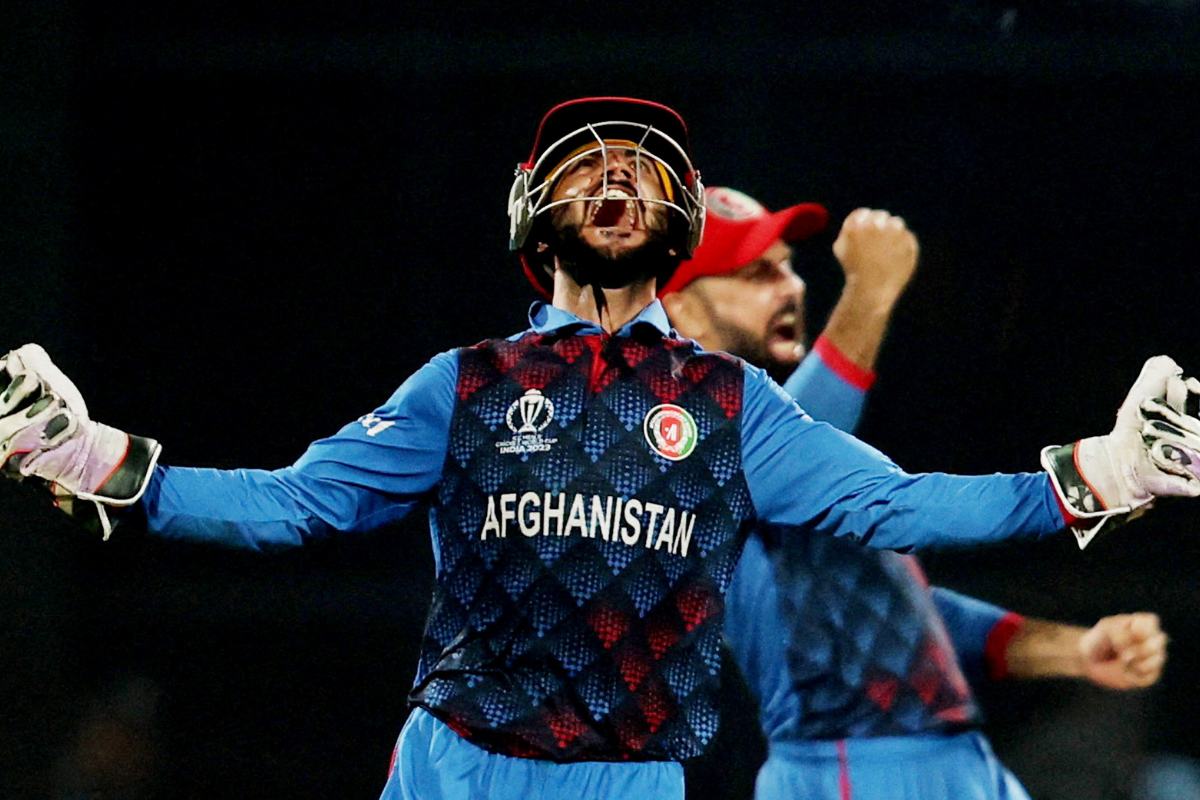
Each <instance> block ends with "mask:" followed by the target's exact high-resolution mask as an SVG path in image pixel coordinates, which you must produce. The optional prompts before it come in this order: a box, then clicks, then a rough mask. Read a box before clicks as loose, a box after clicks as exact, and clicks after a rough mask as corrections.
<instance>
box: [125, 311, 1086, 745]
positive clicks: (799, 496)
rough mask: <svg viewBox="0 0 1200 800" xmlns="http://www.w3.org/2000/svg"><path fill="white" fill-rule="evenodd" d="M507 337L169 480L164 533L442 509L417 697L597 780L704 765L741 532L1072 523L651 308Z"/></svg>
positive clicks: (865, 533)
mask: <svg viewBox="0 0 1200 800" xmlns="http://www.w3.org/2000/svg"><path fill="white" fill-rule="evenodd" d="M506 341H507V343H508V344H507V345H506V344H505V343H503V342H492V343H484V344H483V345H481V346H478V347H477V348H472V349H469V350H455V351H450V352H447V353H443V354H441V355H439V356H436V357H435V358H434V359H432V360H431V361H430V362H429V363H428V364H426V365H425V366H424V367H422V368H421V369H420V370H418V371H417V372H416V373H415V374H414V375H413V376H412V377H410V378H409V379H408V380H407V381H405V382H404V384H403V385H401V387H400V388H399V389H398V390H397V391H396V392H395V393H394V394H393V395H392V397H391V398H389V400H388V401H387V402H386V403H384V404H383V405H382V406H381V407H379V408H378V409H376V410H375V411H374V412H372V413H371V414H368V415H366V416H364V417H363V418H361V419H359V420H358V421H356V422H353V423H350V424H349V425H347V426H345V427H343V428H342V430H340V431H339V432H338V433H337V434H335V435H334V436H332V437H330V438H327V439H322V440H319V441H317V442H314V443H313V444H312V445H310V447H309V448H308V450H307V451H306V452H305V453H304V454H303V455H302V456H301V458H300V459H299V460H298V461H297V462H296V463H295V464H294V465H293V466H291V467H288V468H285V469H281V470H275V471H263V470H232V471H218V470H205V469H185V468H173V467H160V468H159V469H158V470H157V471H156V473H155V475H154V477H153V479H152V481H151V485H150V487H149V488H148V490H147V492H146V494H145V496H144V498H143V501H142V502H143V505H144V508H145V510H146V515H147V519H148V522H149V527H150V529H151V530H152V531H155V532H157V533H159V534H161V535H163V536H167V537H174V538H185V539H191V540H199V541H210V542H217V543H222V544H226V545H230V546H238V547H250V548H256V549H266V548H272V547H280V546H289V545H296V544H300V543H302V542H303V541H304V540H305V539H306V538H308V537H311V536H317V535H324V534H327V533H329V532H332V531H350V532H353V531H361V530H367V529H370V528H374V527H377V526H379V525H382V524H384V523H387V522H390V521H392V520H395V519H398V518H400V517H402V516H403V515H404V514H406V513H407V512H408V511H409V510H411V508H412V507H413V506H414V505H415V504H416V503H417V502H418V501H420V500H421V499H423V498H427V497H428V498H431V499H433V500H434V513H433V514H432V518H431V522H432V525H433V530H434V536H435V555H436V558H437V560H438V576H437V583H438V587H439V592H440V594H439V595H438V598H435V600H437V601H438V602H436V603H435V614H434V615H433V616H431V620H430V623H429V625H428V627H427V637H426V638H427V641H426V646H427V655H428V656H429V657H428V658H427V659H423V662H422V670H421V672H420V674H419V675H418V685H417V688H416V690H415V694H414V697H415V698H416V700H417V702H420V703H421V704H422V705H425V706H426V707H427V708H429V709H430V710H431V711H432V712H434V713H436V714H440V715H441V716H442V717H443V719H445V720H446V721H447V722H448V723H449V724H451V725H452V727H455V729H456V730H460V732H462V733H463V734H464V735H466V736H468V737H470V738H473V739H474V740H475V741H477V742H479V743H481V744H483V745H484V746H487V747H491V748H492V749H496V750H497V751H499V752H508V753H510V754H515V755H528V756H532V757H539V758H555V759H562V760H577V759H597V758H598V759H623V758H651V759H677V758H684V757H688V756H690V755H694V754H695V753H697V752H699V750H700V749H702V748H703V746H704V745H705V743H706V742H707V740H708V739H709V738H710V737H711V732H712V728H713V721H714V720H713V711H714V705H715V704H713V703H712V702H711V699H712V698H711V696H710V695H711V691H712V689H713V685H714V684H713V680H714V678H715V673H716V669H715V659H716V655H715V650H716V641H715V639H714V637H713V636H712V634H713V633H714V632H715V634H716V636H718V637H719V632H720V626H721V620H722V610H723V595H724V592H725V589H726V587H727V585H728V580H729V577H730V574H731V572H732V567H733V564H734V562H735V561H736V557H737V553H738V550H739V549H740V546H741V543H742V541H741V539H742V537H743V535H744V534H743V532H744V530H746V526H745V525H744V524H743V523H748V522H749V521H750V520H754V519H756V520H761V521H770V522H774V523H779V524H784V525H788V526H792V528H793V529H794V530H796V531H797V533H796V534H795V535H796V537H797V539H802V538H808V537H810V536H812V534H814V533H816V534H823V535H827V534H831V535H835V536H839V537H846V538H848V539H852V540H855V541H861V542H864V543H866V544H870V545H872V546H875V547H886V548H897V549H907V548H913V547H919V546H923V545H929V544H936V543H964V544H965V543H971V542H981V541H992V540H998V539H1003V538H1007V537H1011V536H1016V535H1029V536H1037V535H1040V534H1044V533H1048V532H1050V531H1054V530H1056V529H1058V528H1060V527H1061V526H1062V524H1063V523H1062V517H1061V514H1060V512H1059V510H1058V506H1057V504H1056V501H1055V500H1054V497H1053V493H1052V489H1051V488H1050V484H1049V481H1048V480H1047V479H1046V477H1045V476H1044V475H1040V474H1023V475H992V476H978V477H964V476H950V475H942V474H926V475H911V474H907V473H905V472H904V471H902V470H901V469H900V468H899V467H897V466H896V465H895V464H894V463H892V462H891V461H890V460H889V459H887V458H886V457H885V456H883V455H882V454H880V453H879V452H878V451H876V450H874V449H873V448H870V447H868V446H867V445H865V444H863V443H861V442H859V441H858V440H856V439H854V438H853V437H850V436H848V435H846V434H843V433H841V432H839V431H838V430H836V429H835V428H833V427H832V426H830V425H827V424H823V423H817V422H814V421H813V420H812V419H811V418H809V417H808V416H806V415H805V414H804V413H803V412H802V411H800V409H799V408H798V407H797V406H796V404H795V403H794V402H793V401H792V400H791V398H789V397H788V396H787V395H786V393H784V392H783V391H782V389H780V387H778V386H777V385H776V384H775V383H774V382H772V381H771V380H770V379H769V378H767V377H766V375H765V374H764V373H762V372H761V371H760V370H757V369H755V368H753V367H750V366H746V365H744V364H741V363H740V362H736V361H729V360H728V359H726V358H725V357H716V356H713V355H710V354H703V353H700V352H697V351H696V350H695V348H694V347H692V346H691V345H690V343H687V342H686V341H685V340H680V339H679V338H678V337H676V336H675V335H674V333H673V332H671V331H670V330H669V324H668V322H667V320H666V316H665V314H664V312H663V310H662V307H661V306H660V305H659V304H658V303H657V302H656V303H653V304H652V305H650V306H649V307H647V308H646V309H645V310H644V311H643V312H642V313H641V314H640V315H639V316H638V317H637V319H635V320H634V321H632V322H631V323H629V324H628V325H626V326H624V327H623V328H622V329H621V330H620V331H618V332H617V333H616V334H613V335H609V334H606V333H604V332H603V331H602V330H601V329H600V328H599V327H598V326H596V325H593V324H591V323H587V322H585V321H583V320H580V319H578V318H575V317H573V316H572V315H570V314H568V313H566V312H564V311H561V310H559V309H555V308H553V307H551V306H546V305H539V306H536V307H535V309H534V311H533V312H532V314H531V328H530V330H529V331H526V332H524V333H521V334H518V335H516V336H514V337H511V338H510V339H509V340H506ZM468 355H469V356H470V363H471V365H472V366H471V368H470V369H469V370H464V364H465V363H467V362H466V361H465V359H467V358H468ZM731 365H732V366H731ZM730 369H733V370H735V373H730V372H729V370H730ZM731 374H733V375H735V376H736V380H735V381H734V382H730V381H729V380H727V378H726V377H725V376H728V375H731ZM713 376H716V377H713ZM531 387H534V388H531ZM537 387H540V388H537ZM551 409H552V410H551ZM730 436H732V438H729V437H730ZM693 448H694V451H693ZM693 452H694V454H693ZM481 459H482V460H481ZM656 475H657V476H660V478H661V480H660V479H659V478H656V477H655V476H656ZM599 486H604V487H607V488H604V489H599V488H597V487H599ZM572 487H575V488H572ZM579 487H583V488H579ZM714 498H717V499H718V500H719V502H717V501H714ZM714 503H715V504H714ZM614 509H615V511H614ZM509 537H512V538H509ZM610 537H611V538H610ZM618 537H620V539H619V540H618ZM618 541H619V546H618V544H614V543H616V542H618ZM689 548H690V549H689ZM514 559H515V560H514ZM564 559H572V560H574V559H577V560H578V566H571V568H570V569H565V568H564V567H563V562H564ZM464 564H465V565H467V566H464ZM605 570H608V573H605ZM605 574H610V576H611V577H609V578H604V579H603V580H598V578H599V577H602V576H603V575H605ZM556 587H557V588H556ZM491 591H496V592H499V591H503V592H507V593H508V595H509V597H508V600H507V601H504V602H502V603H500V606H501V607H503V609H504V610H503V612H497V613H498V614H501V615H504V614H507V615H508V616H509V619H506V620H501V619H497V618H494V616H493V615H491V614H489V613H488V612H487V609H489V608H496V607H497V606H496V604H495V603H492V604H491V605H489V603H491V601H490V600H489V599H488V598H489V597H492V598H493V599H495V598H498V597H499V595H495V594H493V595H489V594H488V592H491ZM606 592H608V593H611V592H617V593H618V594H619V597H614V596H608V595H605V593H606ZM667 610H669V611H670V613H667ZM581 615H583V616H585V617H586V619H585V620H584V623H580V622H579V617H580V616H581ZM585 623H586V624H585ZM456 625H457V626H460V627H459V629H457V630H456V629H454V626H456ZM573 626H577V627H573ZM501 630H502V631H503V634H501V633H499V631H501ZM497 637H499V638H497ZM547 637H549V641H547V642H546V644H545V645H544V646H543V645H539V644H538V641H539V640H541V639H546V638H547ZM581 637H582V638H581ZM500 642H503V646H499V643H500ZM630 642H634V643H636V646H635V645H634V644H630V645H629V647H628V648H626V647H625V644H626V643H630ZM595 648H599V649H595ZM647 676H649V677H647ZM481 681H482V682H483V684H480V682H481ZM488 682H491V683H490V684H489V683H488ZM480 685H483V686H484V689H485V690H483V691H480V690H479V686H480ZM489 686H491V687H494V691H493V690H488V687H489ZM518 686H519V687H520V693H519V694H517V693H515V688H514V687H518ZM513 697H519V698H520V700H521V703H522V704H527V705H528V707H525V706H524V705H523V706H522V707H520V708H514V707H509V706H508V705H506V704H507V703H509V702H510V701H511V700H512V698H513ZM614 720H615V721H614ZM685 724H686V725H685ZM685 726H686V727H687V728H688V729H689V731H690V732H688V733H686V734H684V733H680V731H681V730H682V729H683V728H684V727H685Z"/></svg>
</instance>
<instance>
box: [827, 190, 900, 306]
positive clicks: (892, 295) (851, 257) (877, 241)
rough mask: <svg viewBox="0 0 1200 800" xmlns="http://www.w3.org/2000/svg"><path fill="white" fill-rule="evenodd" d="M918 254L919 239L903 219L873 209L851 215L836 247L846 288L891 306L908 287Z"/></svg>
mask: <svg viewBox="0 0 1200 800" xmlns="http://www.w3.org/2000/svg"><path fill="white" fill-rule="evenodd" d="M919 254H920V246H919V245H918V244H917V237H916V235H915V234H913V232H912V231H910V230H909V229H908V226H907V225H905V224H904V220H903V219H902V218H900V217H897V216H893V215H892V214H889V213H888V212H886V211H881V210H877V209H870V208H859V209H856V210H855V211H852V212H851V213H850V215H849V216H847V217H846V220H845V221H844V222H843V223H842V229H841V231H840V232H839V233H838V237H837V240H836V241H835V242H834V243H833V255H834V256H835V257H836V258H837V260H838V262H839V263H840V264H841V265H842V272H843V273H844V275H845V277H846V285H847V287H848V288H851V289H853V290H855V291H859V292H862V293H863V294H864V295H868V294H869V295H872V296H875V297H877V298H878V299H879V300H880V301H881V302H888V303H892V302H895V300H896V299H897V298H898V297H899V296H900V295H901V294H902V293H903V292H904V289H905V287H906V286H908V282H909V281H910V280H911V279H912V276H913V272H914V271H915V270H916V268H917V257H918V255H919Z"/></svg>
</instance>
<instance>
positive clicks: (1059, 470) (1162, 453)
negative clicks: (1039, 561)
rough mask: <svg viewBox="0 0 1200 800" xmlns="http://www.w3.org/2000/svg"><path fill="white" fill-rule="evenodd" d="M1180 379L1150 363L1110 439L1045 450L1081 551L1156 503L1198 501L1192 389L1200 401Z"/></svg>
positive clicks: (1199, 424)
mask: <svg viewBox="0 0 1200 800" xmlns="http://www.w3.org/2000/svg"><path fill="white" fill-rule="evenodd" d="M1182 373H1183V371H1182V370H1181V369H1180V368H1179V366H1178V365H1177V364H1176V363H1175V362H1174V361H1173V360H1171V359H1170V358H1168V357H1167V356H1155V357H1154V358H1151V359H1150V360H1148V361H1147V362H1146V363H1145V365H1144V366H1143V367H1142V372H1141V374H1140V375H1139V376H1138V379H1137V380H1136V381H1134V384H1133V387H1132V388H1131V389H1130V390H1129V394H1128V395H1126V397H1125V402H1123V403H1122V404H1121V408H1120V409H1119V410H1118V411H1117V421H1116V425H1115V426H1114V427H1113V430H1112V433H1110V434H1108V435H1106V436H1094V437H1091V438H1089V439H1082V440H1080V441H1078V442H1075V443H1073V444H1068V445H1062V446H1058V445H1055V446H1051V447H1047V448H1045V449H1043V450H1042V459H1041V460H1042V466H1043V467H1045V469H1046V471H1047V472H1048V473H1049V474H1050V480H1051V482H1052V483H1053V484H1054V490H1055V491H1056V492H1057V493H1058V497H1059V500H1060V501H1061V502H1062V504H1063V505H1064V506H1065V507H1066V509H1067V510H1068V511H1069V512H1070V513H1071V514H1072V515H1073V516H1074V517H1076V518H1077V519H1078V520H1079V522H1077V523H1075V524H1073V525H1072V528H1073V530H1074V531H1075V536H1076V541H1077V542H1078V543H1079V547H1080V549H1082V548H1084V547H1086V546H1087V544H1088V542H1090V541H1091V540H1092V538H1093V537H1094V536H1095V535H1096V534H1097V533H1099V532H1100V530H1101V528H1103V527H1104V526H1105V524H1106V523H1109V522H1122V521H1124V520H1126V519H1129V518H1130V517H1132V516H1135V515H1137V514H1138V513H1140V512H1141V511H1144V510H1145V509H1146V507H1148V506H1149V504H1150V503H1151V502H1152V501H1153V500H1154V498H1156V497H1197V496H1200V419H1197V418H1196V417H1195V416H1194V415H1189V414H1188V411H1189V409H1188V405H1189V404H1190V405H1193V406H1195V405H1196V400H1197V398H1195V397H1191V392H1190V387H1193V386H1194V387H1195V389H1196V390H1197V391H1196V394H1197V397H1200V383H1197V382H1196V381H1195V380H1194V379H1189V380H1187V381H1185V380H1184V379H1183V378H1182ZM1189 398H1191V399H1190V400H1189Z"/></svg>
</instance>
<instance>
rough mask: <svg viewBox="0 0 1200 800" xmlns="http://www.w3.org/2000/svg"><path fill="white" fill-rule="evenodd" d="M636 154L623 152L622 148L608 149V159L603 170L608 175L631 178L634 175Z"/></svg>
mask: <svg viewBox="0 0 1200 800" xmlns="http://www.w3.org/2000/svg"><path fill="white" fill-rule="evenodd" d="M636 158H637V156H634V155H632V154H630V153H627V152H625V151H624V150H609V151H608V160H607V162H606V163H605V170H606V171H607V172H608V174H609V177H616V176H620V177H626V178H631V177H633V175H634V171H635V167H634V161H635V160H636Z"/></svg>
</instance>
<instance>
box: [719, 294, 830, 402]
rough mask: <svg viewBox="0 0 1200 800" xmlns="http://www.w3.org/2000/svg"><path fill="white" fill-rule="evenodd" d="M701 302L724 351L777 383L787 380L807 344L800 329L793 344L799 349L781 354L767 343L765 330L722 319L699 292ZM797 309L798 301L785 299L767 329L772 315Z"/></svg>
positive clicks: (793, 312)
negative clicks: (789, 353)
mask: <svg viewBox="0 0 1200 800" xmlns="http://www.w3.org/2000/svg"><path fill="white" fill-rule="evenodd" d="M701 302H702V303H703V306H704V309H705V314H706V315H707V317H708V324H709V326H710V328H711V331H712V334H713V335H714V338H715V339H716V340H718V341H719V342H721V343H722V344H723V345H724V347H722V349H723V350H724V351H725V352H726V353H729V354H730V355H735V356H737V357H738V358H741V359H744V360H745V361H748V362H749V363H751V364H753V365H754V366H756V367H760V368H762V369H764V370H766V371H767V374H768V375H770V376H771V377H772V378H774V379H775V381H776V382H778V383H783V382H784V381H785V380H787V378H788V376H789V375H791V374H792V372H793V371H794V370H795V369H796V366H797V365H798V364H799V363H800V358H801V357H803V355H804V352H805V349H806V347H807V342H806V341H805V336H804V332H803V331H798V332H797V341H796V344H798V345H799V346H800V351H799V352H798V353H797V354H796V355H794V356H789V357H786V358H781V357H780V356H778V355H777V354H776V353H775V352H774V351H773V350H772V349H771V347H770V346H769V345H768V343H767V342H768V334H767V332H766V331H762V332H755V331H751V330H748V329H746V328H743V327H741V326H740V325H737V324H735V323H733V322H731V321H729V320H727V319H725V318H724V317H722V316H721V315H720V314H718V313H717V311H716V309H715V308H714V307H713V306H712V302H711V301H710V300H709V299H708V297H707V296H702V298H701ZM800 310H801V305H800V304H799V303H797V302H788V303H787V304H786V305H785V306H784V307H783V308H781V309H780V310H779V311H777V312H776V313H775V314H774V315H773V316H772V318H771V324H770V325H769V326H768V330H769V329H770V327H773V325H774V320H775V319H776V318H778V317H780V316H782V315H783V314H785V313H788V314H797V315H798V314H799V313H800ZM801 319H802V317H801Z"/></svg>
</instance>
